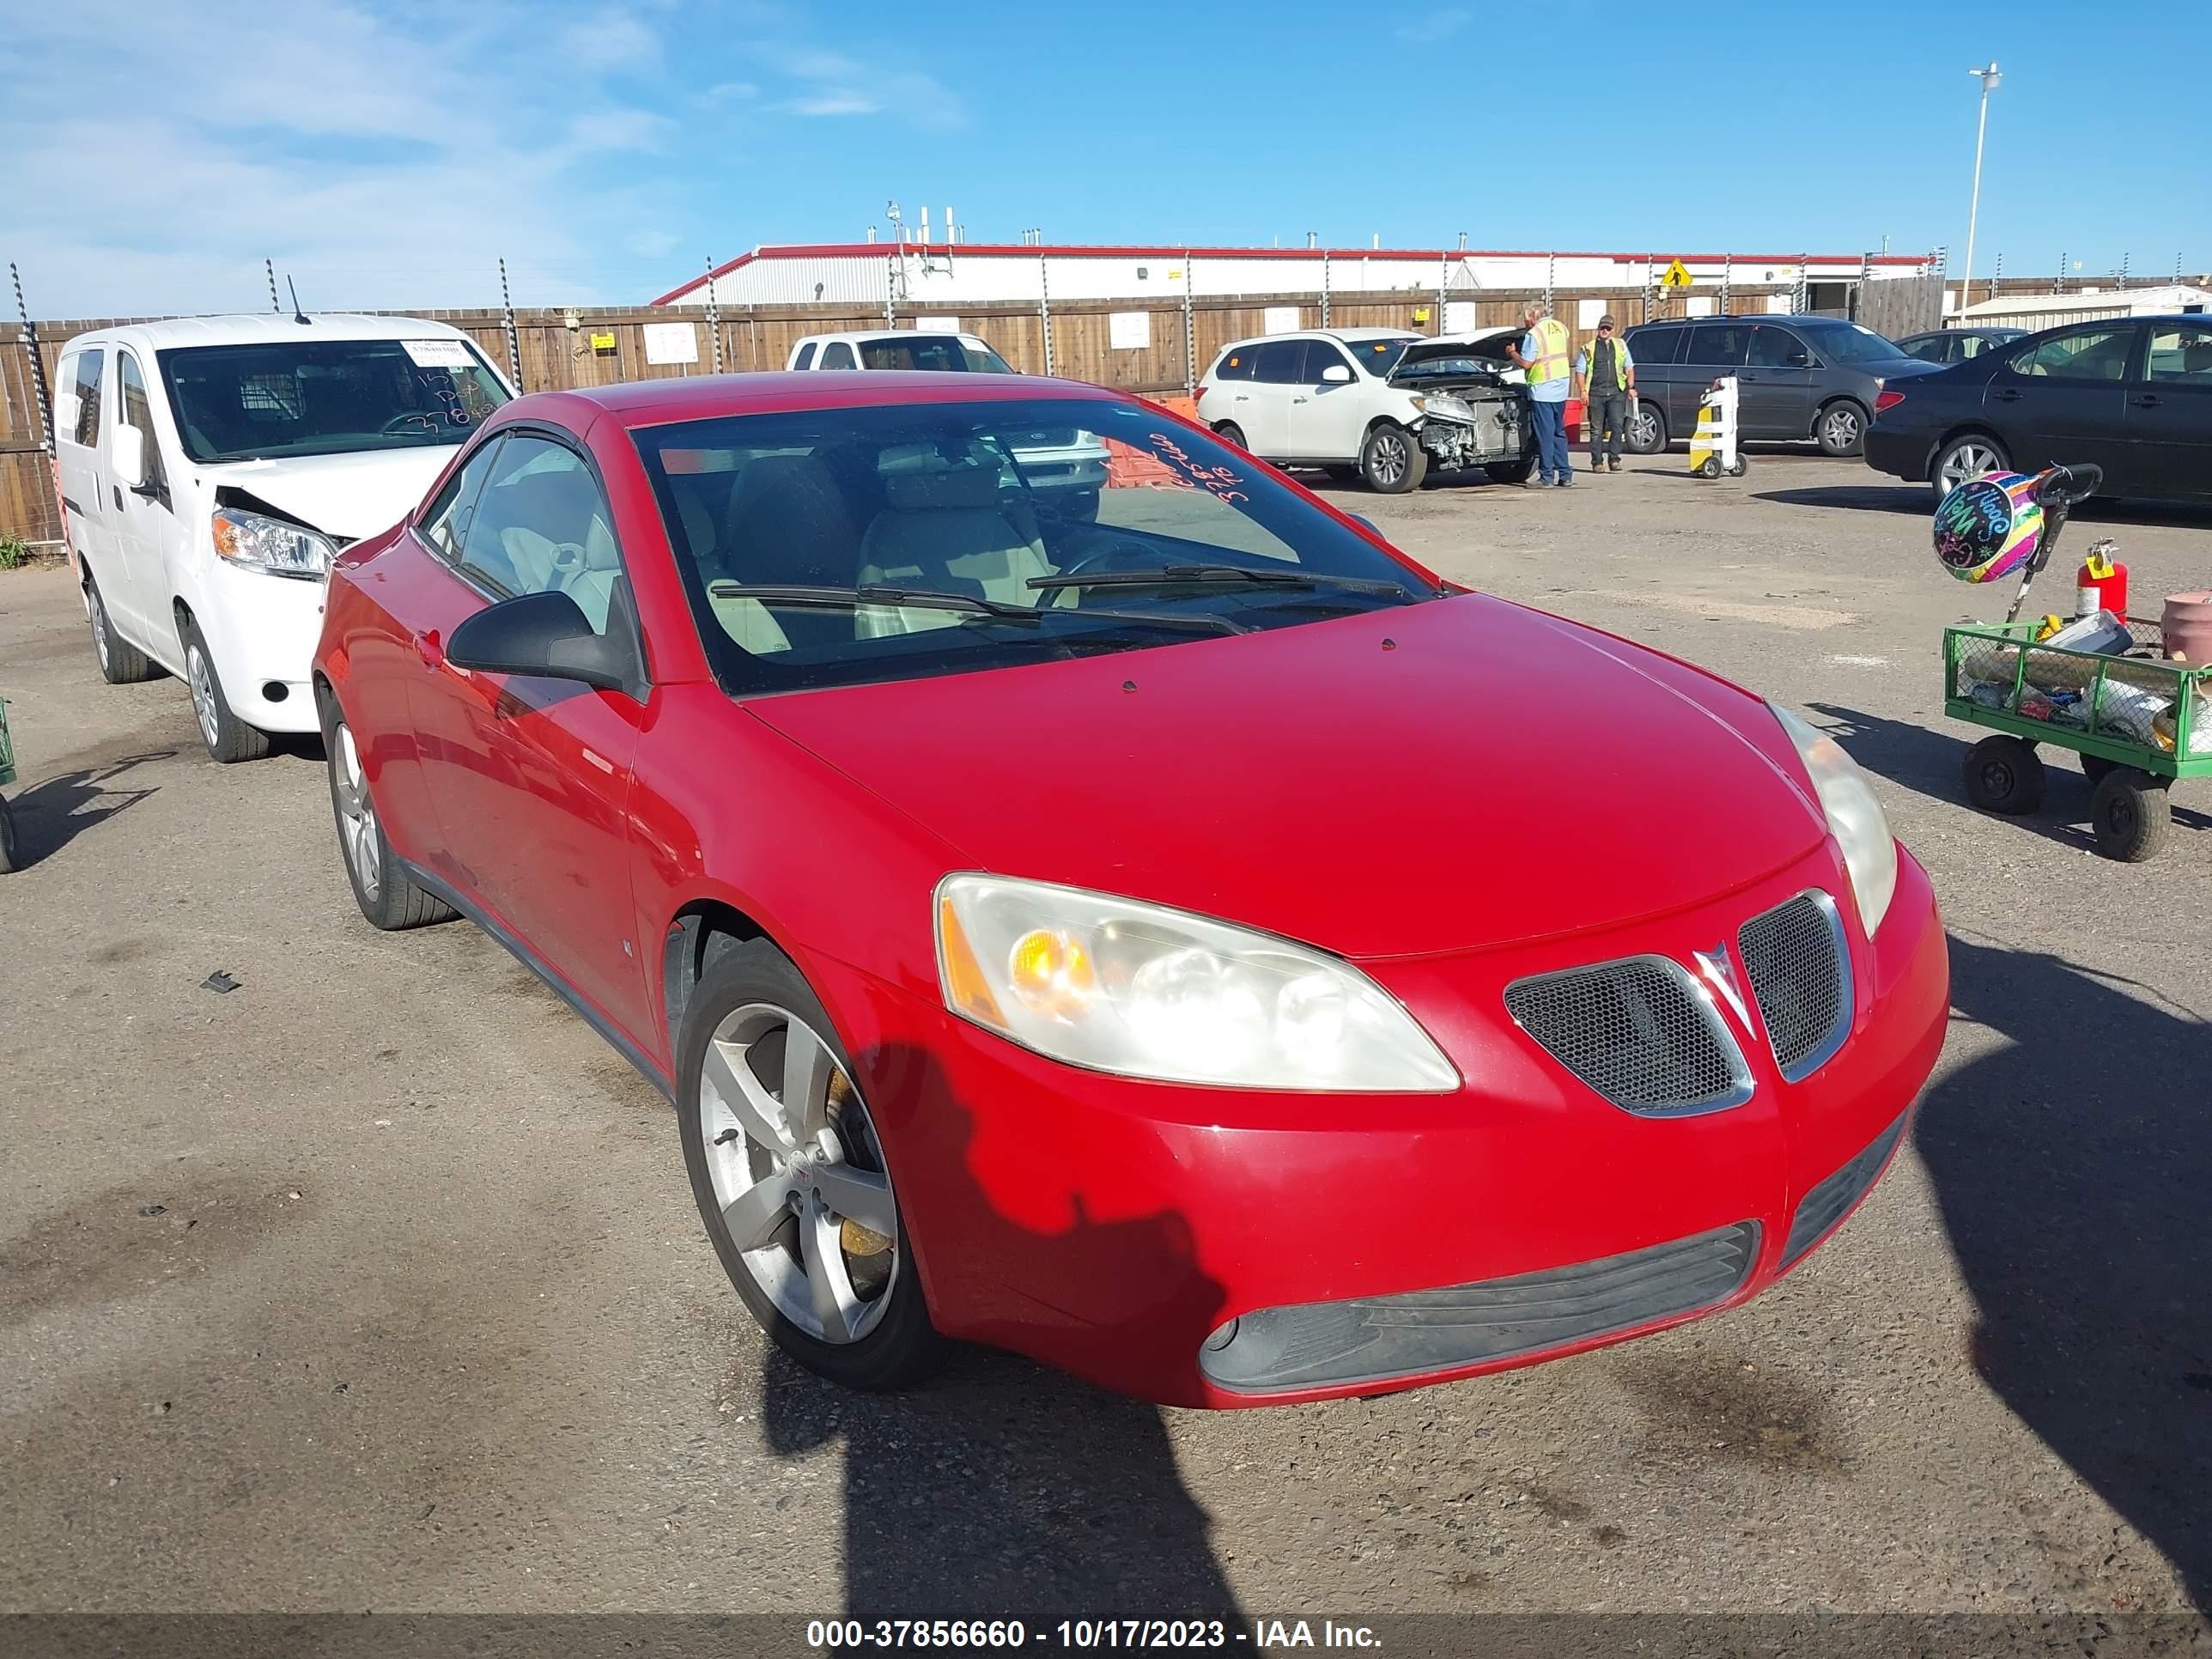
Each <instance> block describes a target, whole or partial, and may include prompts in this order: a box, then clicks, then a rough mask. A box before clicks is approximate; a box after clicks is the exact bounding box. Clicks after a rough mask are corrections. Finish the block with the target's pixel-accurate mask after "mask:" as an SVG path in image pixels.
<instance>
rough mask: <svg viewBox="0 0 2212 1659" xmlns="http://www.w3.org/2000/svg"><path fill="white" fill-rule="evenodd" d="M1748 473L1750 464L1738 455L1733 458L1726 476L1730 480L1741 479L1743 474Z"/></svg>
mask: <svg viewBox="0 0 2212 1659" xmlns="http://www.w3.org/2000/svg"><path fill="white" fill-rule="evenodd" d="M1748 471H1751V463H1750V462H1749V461H1747V460H1746V459H1744V458H1743V457H1742V456H1741V455H1739V456H1737V457H1736V458H1735V461H1734V462H1733V463H1731V464H1730V465H1729V470H1728V475H1729V477H1731V478H1741V477H1743V475H1744V474H1745V473H1747V472H1748Z"/></svg>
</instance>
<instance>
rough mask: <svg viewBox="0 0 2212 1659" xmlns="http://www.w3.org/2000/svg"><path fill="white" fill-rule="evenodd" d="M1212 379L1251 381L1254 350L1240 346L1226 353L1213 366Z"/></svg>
mask: <svg viewBox="0 0 2212 1659" xmlns="http://www.w3.org/2000/svg"><path fill="white" fill-rule="evenodd" d="M1251 378H1252V348H1251V347H1249V346H1238V347H1237V349H1235V350H1233V351H1225V352H1223V353H1222V354H1221V359H1220V361H1219V362H1217V363H1215V364H1214V366H1213V374H1212V379H1214V380H1250V379H1251Z"/></svg>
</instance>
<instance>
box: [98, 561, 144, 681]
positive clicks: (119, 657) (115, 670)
mask: <svg viewBox="0 0 2212 1659" xmlns="http://www.w3.org/2000/svg"><path fill="white" fill-rule="evenodd" d="M84 610H85V616H86V617H87V619H88V620H89V621H90V622H91V623H92V653H93V655H94V656H95V657H97V658H98V659H100V678H102V679H104V680H106V682H107V683H108V684H110V685H136V684H137V683H138V682H139V681H141V680H150V679H152V678H154V677H155V675H156V674H158V673H160V672H161V670H160V669H158V668H156V667H155V665H154V659H152V658H151V657H149V656H148V655H147V654H146V653H144V652H143V651H141V650H140V649H139V648H138V647H137V646H135V645H133V644H131V641H128V640H126V639H125V638H124V637H123V635H120V634H118V633H117V632H116V631H115V624H114V623H112V622H111V621H109V620H108V616H107V601H106V600H105V599H101V598H100V584H99V583H98V582H96V581H94V580H93V579H92V572H91V571H89V570H87V571H86V572H85V573H84Z"/></svg>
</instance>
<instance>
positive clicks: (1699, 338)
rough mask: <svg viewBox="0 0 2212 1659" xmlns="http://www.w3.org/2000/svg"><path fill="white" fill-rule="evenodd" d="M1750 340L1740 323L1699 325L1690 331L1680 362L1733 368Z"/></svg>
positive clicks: (1736, 365) (1748, 334) (1747, 330)
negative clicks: (1688, 342)
mask: <svg viewBox="0 0 2212 1659" xmlns="http://www.w3.org/2000/svg"><path fill="white" fill-rule="evenodd" d="M1750 338H1751V331H1750V329H1748V328H1747V327H1745V326H1744V325H1742V324H1741V323H1700V324H1699V325H1698V326H1697V327H1695V328H1693V329H1692V330H1691V331H1690V349H1689V351H1688V353H1687V355H1686V356H1684V357H1683V359H1682V361H1683V362H1687V363H1696V364H1697V365H1698V366H1699V367H1700V368H1705V367H1708V366H1710V367H1711V368H1736V367H1738V366H1739V365H1741V363H1742V362H1743V354H1744V348H1745V347H1746V346H1747V344H1749V343H1750ZM1631 349H1633V348H1631Z"/></svg>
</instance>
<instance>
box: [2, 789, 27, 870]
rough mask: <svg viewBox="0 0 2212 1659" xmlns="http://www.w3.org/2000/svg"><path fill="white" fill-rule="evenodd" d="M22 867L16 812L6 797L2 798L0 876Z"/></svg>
mask: <svg viewBox="0 0 2212 1659" xmlns="http://www.w3.org/2000/svg"><path fill="white" fill-rule="evenodd" d="M21 868H22V853H21V847H20V844H19V843H18V842H16V840H15V812H14V811H13V810H12V809H11V808H10V807H9V805H8V803H7V801H6V800H5V799H0V876H4V875H6V874H8V873H9V872H10V871H13V870H20V869H21Z"/></svg>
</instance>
